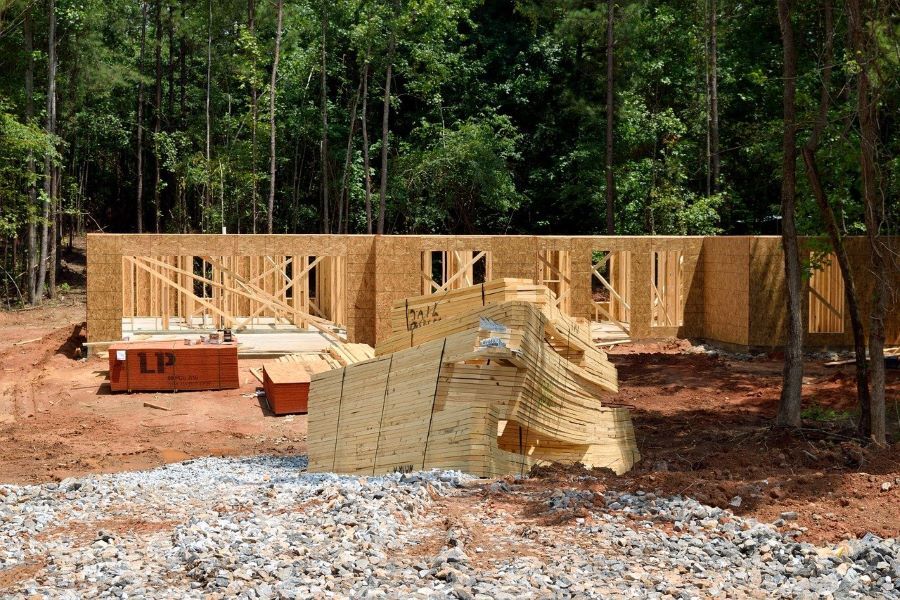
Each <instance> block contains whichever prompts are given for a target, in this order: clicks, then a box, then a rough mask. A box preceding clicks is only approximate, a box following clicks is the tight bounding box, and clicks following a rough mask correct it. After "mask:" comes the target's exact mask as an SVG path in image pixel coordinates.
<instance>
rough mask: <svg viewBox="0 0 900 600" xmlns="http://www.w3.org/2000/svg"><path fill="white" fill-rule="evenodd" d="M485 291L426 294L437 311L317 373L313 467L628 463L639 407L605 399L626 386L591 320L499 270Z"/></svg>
mask: <svg viewBox="0 0 900 600" xmlns="http://www.w3.org/2000/svg"><path fill="white" fill-rule="evenodd" d="M484 292H485V294H484V298H485V301H484V303H482V300H481V297H482V296H481V286H476V287H473V288H466V289H462V290H454V291H451V292H449V293H447V294H446V295H442V296H441V298H439V299H438V300H437V301H436V300H435V299H434V297H430V298H431V302H432V303H433V304H432V306H434V303H435V302H437V311H436V314H437V315H438V316H439V317H440V318H438V319H434V320H432V321H431V322H429V323H425V324H417V325H416V326H415V327H414V328H412V329H407V328H406V327H407V326H406V322H405V319H404V320H403V321H400V322H399V326H400V329H401V331H399V332H395V334H394V335H392V336H391V337H390V338H388V339H387V340H385V342H384V343H383V344H379V346H378V348H377V350H376V358H374V359H373V360H369V361H365V362H360V363H356V364H353V365H349V366H346V367H344V368H342V369H338V370H333V371H328V372H325V373H320V374H318V375H315V376H313V379H312V383H311V386H310V395H309V438H308V444H309V457H310V470H313V471H335V472H341V473H357V474H379V473H387V472H393V471H409V470H418V469H430V468H443V469H459V470H462V471H465V472H468V473H471V474H474V475H478V476H483V477H494V476H499V475H504V474H510V473H523V472H526V471H528V470H529V469H530V468H531V466H533V465H535V464H539V463H548V462H565V463H574V462H581V463H583V464H585V465H587V466H589V467H591V466H598V467H608V468H610V469H613V470H614V471H616V472H619V473H621V472H624V471H627V470H628V469H630V468H631V466H632V465H633V463H634V462H635V461H636V460H638V459H639V455H638V451H637V447H636V445H635V440H634V430H633V427H632V424H631V417H630V414H629V412H628V410H627V409H624V408H614V407H608V406H604V405H602V404H601V401H600V399H601V398H609V397H610V396H611V394H613V393H615V392H616V391H617V389H618V385H617V377H616V371H615V368H614V367H613V366H612V365H611V364H610V363H609V361H608V360H607V358H606V355H605V354H604V353H603V352H601V351H600V350H598V349H597V348H596V347H594V346H593V344H592V343H591V340H590V333H589V331H588V328H587V327H585V326H584V325H583V324H581V323H578V322H576V321H575V320H573V319H571V318H570V317H567V316H565V315H563V314H561V313H560V312H559V311H558V310H557V309H555V308H554V307H553V303H552V301H549V302H548V301H546V300H547V299H550V300H552V293H551V292H550V291H549V290H548V289H547V288H545V287H543V286H535V285H534V284H527V285H526V284H525V283H523V282H521V281H520V280H514V281H500V282H496V281H495V282H490V283H488V284H485V286H484ZM526 297H527V298H528V299H529V300H530V299H536V302H531V301H528V300H525V299H523V298H526ZM473 298H475V300H474V301H473ZM506 298H512V299H511V300H508V299H506ZM457 300H458V302H457ZM410 301H411V302H410V303H409V305H410V306H416V307H418V306H420V305H421V304H422V299H421V298H415V299H410ZM402 304H403V306H404V307H405V306H407V304H406V303H405V302H404V303H402ZM398 307H399V305H398ZM395 308H396V307H395ZM404 310H405V309H404ZM416 310H418V308H416ZM434 314H435V312H434V311H432V315H434Z"/></svg>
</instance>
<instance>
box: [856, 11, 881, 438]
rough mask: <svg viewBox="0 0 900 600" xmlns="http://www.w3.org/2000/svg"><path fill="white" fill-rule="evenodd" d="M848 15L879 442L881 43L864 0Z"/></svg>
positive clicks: (874, 427)
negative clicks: (877, 71) (873, 78)
mask: <svg viewBox="0 0 900 600" xmlns="http://www.w3.org/2000/svg"><path fill="white" fill-rule="evenodd" d="M847 16H848V21H849V27H850V45H851V47H852V50H853V53H854V55H855V58H856V62H857V63H858V64H859V66H860V68H859V73H858V74H857V76H856V101H857V111H858V113H859V114H858V118H859V157H860V172H861V174H862V187H863V189H862V196H863V205H864V209H865V223H866V237H867V238H868V240H869V248H870V252H871V262H872V273H873V275H874V277H875V285H874V286H873V288H872V309H871V312H870V313H869V361H870V364H871V369H870V371H871V378H872V394H871V406H872V411H871V416H872V426H871V437H872V439H873V440H874V441H875V442H876V443H878V444H884V443H886V435H885V406H884V387H885V375H884V342H885V331H884V317H885V314H886V312H887V300H888V294H889V293H890V290H889V284H888V276H889V270H888V269H889V261H890V258H889V257H888V249H887V248H885V245H884V243H883V242H882V240H881V228H882V227H883V226H884V212H883V206H882V201H881V198H880V195H881V190H880V188H879V182H878V167H877V166H876V147H875V146H876V144H877V140H878V138H877V135H878V134H877V131H876V102H877V101H876V98H875V94H874V93H873V91H872V85H871V82H870V80H869V73H868V69H869V68H870V63H871V62H874V53H875V52H876V50H875V49H874V47H875V46H876V44H875V43H873V42H872V41H871V40H870V39H869V35H868V33H867V32H866V30H865V19H866V18H867V17H866V15H864V14H863V12H862V9H861V7H860V2H859V0H847Z"/></svg>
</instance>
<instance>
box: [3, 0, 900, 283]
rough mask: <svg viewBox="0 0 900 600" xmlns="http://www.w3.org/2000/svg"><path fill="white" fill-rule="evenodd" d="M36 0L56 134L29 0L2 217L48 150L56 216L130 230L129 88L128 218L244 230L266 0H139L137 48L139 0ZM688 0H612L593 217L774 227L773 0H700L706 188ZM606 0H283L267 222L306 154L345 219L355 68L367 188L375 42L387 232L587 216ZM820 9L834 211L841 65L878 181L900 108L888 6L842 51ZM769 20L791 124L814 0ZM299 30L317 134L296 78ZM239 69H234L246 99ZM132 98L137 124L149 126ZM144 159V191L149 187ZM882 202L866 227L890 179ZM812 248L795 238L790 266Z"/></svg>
mask: <svg viewBox="0 0 900 600" xmlns="http://www.w3.org/2000/svg"><path fill="white" fill-rule="evenodd" d="M7 4H9V3H7ZM56 4H57V21H58V29H59V31H58V44H57V47H58V54H59V73H58V81H57V83H58V99H59V116H58V121H59V122H58V130H59V132H60V135H61V137H62V138H64V140H62V139H61V140H52V139H50V138H49V137H48V136H46V135H45V134H44V133H43V131H42V126H43V123H44V120H45V117H46V115H44V114H43V111H44V107H45V101H46V97H45V93H46V75H47V51H46V49H47V25H48V19H47V14H46V10H43V8H41V9H37V8H35V9H34V10H32V13H31V14H32V15H33V22H32V29H33V31H34V40H33V41H34V52H33V53H32V58H33V59H34V61H35V62H34V82H35V94H34V97H33V106H34V116H33V118H32V119H31V122H28V123H26V122H25V118H24V114H25V105H26V99H25V95H24V86H23V84H24V71H25V68H26V64H27V58H28V57H26V56H25V54H24V37H23V36H24V30H23V29H22V28H21V27H19V26H18V22H17V24H16V26H14V27H10V28H6V27H5V28H4V29H3V31H4V35H3V37H0V64H2V66H3V68H2V69H0V97H2V98H4V99H5V100H4V101H3V102H2V104H0V207H2V211H0V233H2V234H3V235H5V236H6V237H7V238H11V237H14V236H19V237H21V236H22V234H23V228H24V227H25V225H26V224H27V223H28V222H35V220H36V219H37V215H38V214H39V213H40V210H39V209H40V208H42V205H41V199H40V198H41V196H40V195H39V194H38V196H37V200H36V201H32V200H31V198H30V197H29V194H28V190H29V188H30V187H31V186H34V185H36V187H37V188H42V187H43V179H42V177H43V176H42V175H41V173H42V171H43V169H42V166H43V159H44V156H46V155H48V154H49V155H50V156H51V160H53V161H57V162H58V163H59V164H60V165H64V166H65V168H63V169H61V176H62V179H63V181H62V182H61V186H60V189H61V191H62V195H63V196H64V197H63V198H62V202H61V207H62V210H64V211H67V212H66V214H67V215H71V216H72V217H73V219H74V218H78V217H79V215H82V214H87V215H90V219H93V220H94V221H96V222H97V223H98V224H100V225H101V226H103V227H105V228H106V230H107V231H129V230H133V229H134V227H135V224H136V220H137V219H136V216H137V215H136V213H135V204H136V203H135V200H136V194H137V180H138V172H137V161H136V158H137V148H136V137H137V136H136V133H137V106H138V103H137V96H138V88H139V87H142V90H143V105H142V113H143V117H142V118H143V124H142V129H143V136H142V138H143V144H144V147H143V156H142V160H143V165H142V168H143V193H144V207H145V208H144V210H145V214H144V215H143V216H144V222H145V223H152V222H154V221H155V219H154V218H153V214H152V211H154V210H156V209H157V208H158V210H159V214H160V219H161V227H162V229H163V230H167V231H220V228H221V227H222V226H223V225H224V226H226V227H227V228H228V230H229V231H231V232H237V231H240V232H246V231H251V230H253V228H254V224H253V223H252V215H253V214H254V212H255V213H256V214H257V216H258V221H257V223H256V229H257V230H261V229H262V225H261V220H262V221H264V220H265V217H266V211H267V192H268V184H269V177H270V175H269V158H268V150H269V148H268V138H269V122H268V105H269V94H270V92H271V90H270V89H269V86H270V75H271V68H272V63H273V55H274V40H275V23H276V14H275V3H273V2H256V3H254V5H255V10H256V13H255V19H254V26H253V28H252V29H251V27H250V25H249V23H248V15H247V8H248V4H247V2H244V1H241V2H237V1H233V0H224V1H222V2H216V3H212V5H211V8H212V13H211V14H210V12H209V11H208V8H209V7H210V5H209V4H207V3H206V2H183V3H175V2H171V1H169V0H167V1H166V2H162V0H160V2H159V3H157V1H156V0H153V1H152V2H149V3H147V4H146V8H147V9H148V10H147V14H148V19H147V22H146V31H145V47H144V52H143V60H141V48H140V40H141V32H142V25H143V19H142V12H141V9H142V4H141V3H136V2H131V1H127V2H126V1H123V0H111V1H107V2H101V1H100V0H80V1H78V2H74V1H71V0H58V1H57V3H56ZM27 6H30V5H29V4H28V3H27V2H25V1H24V0H14V1H13V2H12V3H11V4H10V6H9V9H8V10H7V11H6V13H8V14H10V15H20V14H24V13H23V10H24V9H25V8H26V7H27ZM42 6H43V5H42ZM706 6H707V4H704V3H697V2H687V1H685V0H648V1H646V2H639V3H635V2H632V3H619V4H618V5H617V8H616V11H617V12H616V15H615V17H616V19H615V64H616V66H615V75H614V81H613V84H614V86H613V87H614V90H615V108H614V115H613V116H614V147H613V156H612V159H613V160H612V162H613V172H614V175H615V186H616V190H615V191H616V201H615V207H614V209H615V221H616V231H617V232H618V233H621V234H629V235H639V234H649V233H653V234H713V233H778V223H779V221H778V218H777V216H778V213H779V204H780V199H779V187H780V169H781V135H782V128H783V124H782V120H781V115H782V98H781V94H782V80H781V53H782V49H781V40H780V34H779V30H778V25H777V19H776V15H775V8H774V7H773V6H772V5H771V4H768V3H743V4H735V3H731V4H724V5H723V4H721V3H720V5H719V21H718V22H719V29H718V47H719V54H718V79H717V81H718V98H719V122H720V130H721V139H720V148H721V152H720V158H721V178H720V181H719V185H718V187H717V189H712V188H708V187H707V171H708V168H709V163H708V158H707V132H708V128H709V124H708V117H709V114H708V111H709V109H708V100H707V90H706V70H707V62H706V58H707V56H706V52H707V47H708V39H707V38H708V33H709V32H708V29H707V23H708V21H707V17H708V15H707V14H706V12H705V11H706ZM157 7H159V8H160V17H161V24H160V31H156V24H155V18H154V17H155V13H156V8H157ZM606 10H607V3H605V2H584V1H583V0H495V1H491V2H478V1H476V0H449V1H441V2H439V1H438V0H336V1H334V2H329V1H325V0H301V1H298V2H286V3H285V5H284V35H283V40H282V47H281V60H280V64H279V70H278V81H277V84H276V87H277V94H276V109H277V110H276V122H275V136H276V158H275V167H276V170H275V173H276V181H275V184H276V185H275V214H274V218H275V230H276V231H280V232H312V231H319V230H321V227H322V205H323V198H322V194H323V191H322V190H323V188H324V187H325V186H323V183H324V182H323V181H322V173H323V163H324V166H325V168H324V171H325V173H326V177H327V178H328V179H327V181H328V189H329V197H328V198H327V199H324V200H325V201H327V202H328V204H329V206H330V208H331V211H330V212H331V216H332V221H334V222H333V223H331V225H332V227H334V226H336V215H337V207H338V206H339V205H341V204H343V203H344V201H345V200H346V204H347V205H348V206H349V210H350V216H349V217H348V218H346V220H345V223H346V225H345V226H346V228H347V229H348V231H350V232H363V231H366V230H367V223H366V220H365V197H366V188H365V175H366V172H365V167H364V164H363V160H364V159H363V156H364V148H363V142H362V136H361V131H360V125H361V123H360V122H359V116H360V111H361V110H362V100H361V99H359V98H358V97H357V94H359V93H360V90H361V87H362V86H361V83H362V79H363V76H364V73H365V74H367V89H368V95H367V98H366V106H367V112H366V115H365V116H366V121H367V132H366V133H367V134H368V142H369V147H368V148H367V149H366V150H368V155H369V159H370V162H369V166H368V175H369V176H370V177H371V186H372V188H371V189H372V192H373V194H372V200H373V202H374V203H375V205H376V206H375V208H376V211H377V203H378V200H379V188H380V185H379V184H380V183H381V181H380V180H381V160H380V159H381V156H380V154H381V127H382V118H383V116H384V115H383V113H382V110H383V98H384V85H385V77H386V74H387V70H388V66H389V64H390V66H391V71H392V85H391V94H390V97H389V99H388V100H389V115H388V117H389V118H388V129H389V148H388V150H389V152H388V164H387V180H386V183H387V198H386V208H387V219H386V221H387V224H388V231H390V232H396V233H403V232H470V233H471V232H509V233H552V234H574V233H581V234H592V233H601V232H605V208H606V207H605V202H606V200H605V199H606V193H607V190H606V179H605V172H604V166H605V161H606V158H607V157H606V148H605V127H606V117H607V114H606V96H605V92H606V85H607V80H606V77H607V76H606V58H607V57H606V20H607V14H606ZM835 16H836V19H837V21H836V31H835V37H834V40H835V52H834V56H835V60H834V63H835V70H834V74H833V81H832V87H831V90H829V91H830V96H831V98H832V106H831V110H830V111H829V114H828V122H827V125H826V127H825V130H824V131H823V134H822V139H821V144H820V149H819V152H818V155H817V159H818V162H819V171H820V174H821V177H822V181H823V185H824V187H825V189H826V192H827V196H828V201H829V202H830V203H831V204H832V207H833V208H834V210H835V212H836V214H837V215H838V220H839V223H840V226H841V228H842V231H843V233H845V234H859V233H861V232H863V231H864V218H863V212H862V203H861V201H860V197H861V193H860V185H861V182H860V175H859V139H858V134H857V127H856V107H855V98H854V97H853V89H854V83H855V77H856V76H857V75H858V74H859V73H860V70H861V69H863V68H866V69H867V71H866V72H867V73H868V74H869V76H870V79H871V80H872V82H873V85H874V86H875V87H876V88H877V92H878V93H877V95H878V98H879V107H878V110H879V120H878V122H879V127H880V130H879V140H878V143H879V148H878V156H879V165H878V166H879V174H880V177H881V188H882V193H883V195H884V197H885V199H886V200H893V199H895V198H897V197H900V134H898V128H897V127H896V123H895V121H896V119H895V118H893V115H896V114H898V111H900V83H898V80H900V58H898V56H900V54H898V53H897V52H895V51H894V50H895V49H896V47H897V40H898V37H900V30H898V27H897V24H896V22H895V20H891V19H889V18H886V17H883V16H881V17H879V16H877V15H875V16H873V17H872V18H871V19H869V20H868V21H867V23H868V26H869V27H871V31H872V33H873V39H874V43H873V47H875V48H876V49H877V50H878V51H877V52H876V56H875V57H874V58H873V59H871V60H864V58H866V57H857V56H855V55H854V54H853V53H852V52H850V51H849V50H848V48H847V24H846V17H845V15H844V14H843V11H836V12H835ZM323 17H327V21H328V29H327V31H323V30H322V27H323ZM795 27H796V28H797V37H798V39H799V40H802V41H803V43H802V44H801V56H800V64H799V67H800V69H799V71H800V72H799V78H798V98H797V100H798V106H799V112H800V115H799V116H800V119H799V120H800V124H801V127H800V129H801V130H800V132H799V134H798V142H799V143H800V144H802V143H804V142H805V140H806V137H807V136H808V134H809V129H810V126H811V123H812V122H813V118H814V115H815V114H816V111H817V108H818V102H819V92H820V90H819V87H820V85H821V72H822V69H821V67H822V65H821V64H819V61H820V56H821V45H822V41H823V37H824V31H823V19H822V12H821V4H820V3H815V2H809V1H808V0H804V1H803V2H801V3H800V4H799V5H798V6H797V10H796V22H795ZM323 35H324V40H325V58H324V62H325V64H324V69H325V85H326V89H325V90H324V92H325V96H326V107H327V110H328V131H327V133H326V132H323V129H322V128H323V125H322V109H323V107H322V105H321V100H320V98H321V93H322V91H323V90H322V89H321V87H320V86H321V81H322V79H321V75H322V69H323V66H322V60H323V57H322V50H323V49H322V42H323ZM207 36H209V39H208V37H207ZM157 38H160V40H161V45H160V48H159V51H160V75H161V77H160V81H159V86H160V90H159V91H160V104H159V106H157V103H156V84H157V81H156V68H155V67H156V65H155V55H156V46H155V44H156V39H157ZM392 39H393V40H394V43H395V48H394V51H393V53H392V52H391V51H390V48H391V40H392ZM207 44H210V47H209V48H208V47H207ZM207 52H209V56H210V57H211V62H210V64H209V65H208V64H207ZM207 68H209V71H210V82H209V92H210V95H209V115H210V121H209V127H210V140H209V144H210V149H209V154H210V156H209V159H208V160H207V149H206V143H207V140H206V127H207V122H206V108H207V107H206V104H207V97H206V95H207ZM251 90H255V91H256V100H257V111H256V120H255V121H254V120H253V110H252V106H251V103H252V98H251ZM354 105H355V110H356V117H357V118H356V120H355V121H354V119H353V118H352V116H351V112H352V111H353V107H354ZM157 115H159V117H160V122H161V131H160V132H159V133H158V134H154V133H153V132H154V121H155V118H156V116H157ZM351 124H352V125H351ZM254 130H255V132H256V141H255V145H254V142H253V135H252V131H254ZM351 133H352V135H351ZM323 134H325V135H324V137H325V138H326V139H327V146H328V152H327V154H324V155H323V153H322V151H321V148H322V141H323ZM348 139H349V140H350V144H349V155H348V153H347V148H348ZM29 155H31V156H33V157H34V158H35V160H36V164H37V166H36V167H35V168H34V169H29V168H28V167H27V163H28V156H29ZM157 165H158V166H159V170H160V180H159V183H158V188H157V189H158V191H159V196H160V206H159V207H156V206H153V203H152V202H151V201H150V200H149V198H152V197H153V192H154V191H155V190H154V189H153V185H154V183H155V173H156V166H157ZM345 165H346V167H345ZM345 169H346V173H347V177H346V189H344V181H345V177H344V174H345ZM802 175H803V164H802V161H798V194H799V198H798V200H799V201H798V213H799V214H798V223H799V228H800V233H802V234H820V233H822V231H823V227H822V222H821V219H820V217H819V211H818V207H817V205H816V204H815V202H814V201H813V198H812V195H811V193H810V190H809V189H808V185H807V182H806V179H805V178H804V177H803V176H802ZM254 201H256V202H257V203H258V204H257V206H256V207H255V209H256V210H255V211H254V206H253V204H252V203H253V202H254ZM885 205H886V210H887V213H888V230H891V227H893V224H894V223H896V220H897V218H898V217H900V202H890V201H886V203H885ZM812 268H815V259H814V260H813V261H812V262H811V263H810V264H809V265H808V269H812Z"/></svg>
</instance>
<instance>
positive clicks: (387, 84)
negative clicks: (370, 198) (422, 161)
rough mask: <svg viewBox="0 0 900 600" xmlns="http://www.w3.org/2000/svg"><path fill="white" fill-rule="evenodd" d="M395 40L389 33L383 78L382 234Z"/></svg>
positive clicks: (380, 192) (380, 197)
mask: <svg viewBox="0 0 900 600" xmlns="http://www.w3.org/2000/svg"><path fill="white" fill-rule="evenodd" d="M396 44H397V41H396V38H395V34H394V31H393V30H392V31H391V39H390V43H389V44H388V62H387V72H386V74H385V77H384V106H383V108H382V111H381V188H380V190H379V198H378V233H379V234H383V233H384V211H385V205H386V203H387V183H388V182H387V178H388V134H389V133H390V129H389V119H390V112H391V77H392V76H393V72H394V52H395V51H396Z"/></svg>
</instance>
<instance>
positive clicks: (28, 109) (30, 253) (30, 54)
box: [23, 5, 38, 304]
mask: <svg viewBox="0 0 900 600" xmlns="http://www.w3.org/2000/svg"><path fill="white" fill-rule="evenodd" d="M23 26H24V32H23V33H24V37H25V55H26V58H25V60H26V63H25V122H26V123H28V124H29V125H31V121H32V119H34V30H33V29H32V22H31V6H30V5H29V6H27V7H26V8H25V21H24V24H23ZM34 166H35V165H34V155H33V154H32V153H31V152H28V175H29V177H33V174H34ZM37 205H38V204H37V187H36V186H35V183H34V181H30V182H29V183H28V208H29V212H28V247H27V248H26V249H25V252H26V253H27V256H26V257H25V270H26V271H27V275H26V278H25V285H26V287H27V290H26V294H27V296H28V302H30V303H31V304H34V303H35V299H36V298H37V295H38V294H37V288H36V285H37V277H36V275H37V274H36V273H35V267H36V264H35V263H36V261H37V251H38V249H37V228H36V225H35V220H34V215H33V214H31V210H37Z"/></svg>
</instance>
